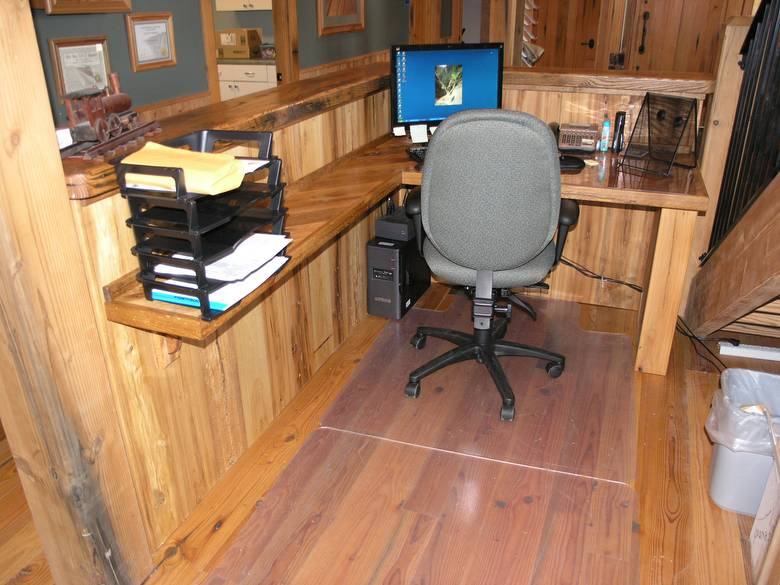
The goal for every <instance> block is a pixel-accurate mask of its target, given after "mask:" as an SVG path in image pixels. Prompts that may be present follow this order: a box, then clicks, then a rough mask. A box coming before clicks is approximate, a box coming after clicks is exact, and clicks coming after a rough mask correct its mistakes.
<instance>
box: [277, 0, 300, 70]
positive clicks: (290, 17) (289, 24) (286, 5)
mask: <svg viewBox="0 0 780 585" xmlns="http://www.w3.org/2000/svg"><path fill="white" fill-rule="evenodd" d="M273 17H274V42H275V45H276V73H277V76H279V77H278V78H277V81H278V83H280V84H283V83H289V82H291V81H297V80H298V72H299V69H300V66H299V64H298V4H297V0H273Z"/></svg>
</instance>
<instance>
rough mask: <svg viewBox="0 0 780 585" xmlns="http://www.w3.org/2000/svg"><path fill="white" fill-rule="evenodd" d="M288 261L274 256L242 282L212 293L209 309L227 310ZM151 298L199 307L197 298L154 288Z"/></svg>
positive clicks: (177, 283)
mask: <svg viewBox="0 0 780 585" xmlns="http://www.w3.org/2000/svg"><path fill="white" fill-rule="evenodd" d="M288 260H289V258H287V257H285V256H275V257H274V258H272V259H271V260H270V261H269V262H266V263H265V264H264V265H263V266H262V267H261V268H260V269H259V270H257V271H255V272H253V273H252V274H250V275H249V276H247V277H246V278H245V279H244V280H240V281H238V282H231V283H230V284H226V285H225V286H223V287H222V288H220V289H218V290H216V291H214V292H213V293H211V294H210V295H209V307H211V308H212V309H213V310H215V311H225V310H226V309H229V308H230V307H232V306H233V305H235V304H236V303H237V302H239V301H240V300H241V299H243V298H244V297H245V296H247V295H248V294H249V293H251V292H252V291H253V290H255V289H256V288H257V287H259V286H260V285H261V284H263V283H264V282H265V281H266V280H268V279H269V278H270V277H271V276H273V275H274V274H275V273H276V271H277V270H279V269H280V268H281V267H282V266H284V264H285V263H286V262H287V261H288ZM169 282H170V283H171V284H176V285H178V286H183V287H186V288H196V285H195V284H194V283H191V282H183V281H180V280H170V281H169ZM152 298H153V299H154V300H157V301H168V302H171V303H177V304H180V305H189V306H191V307H198V306H200V303H199V301H198V299H197V297H193V296H189V295H184V294H180V293H174V292H168V291H165V290H160V289H156V288H153V289H152Z"/></svg>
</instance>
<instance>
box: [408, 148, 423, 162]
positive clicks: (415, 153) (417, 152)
mask: <svg viewBox="0 0 780 585" xmlns="http://www.w3.org/2000/svg"><path fill="white" fill-rule="evenodd" d="M426 152H428V147H427V146H410V147H409V148H407V149H406V153H407V154H408V155H409V158H411V159H412V160H414V161H417V162H418V163H423V162H425V153H426Z"/></svg>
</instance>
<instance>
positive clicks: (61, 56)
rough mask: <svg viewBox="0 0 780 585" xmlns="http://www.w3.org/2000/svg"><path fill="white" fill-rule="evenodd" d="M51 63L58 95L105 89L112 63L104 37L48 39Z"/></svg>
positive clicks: (61, 96)
mask: <svg viewBox="0 0 780 585" xmlns="http://www.w3.org/2000/svg"><path fill="white" fill-rule="evenodd" d="M49 48H50V49H51V57H52V66H53V69H54V77H55V82H56V85H57V93H58V94H59V96H60V98H64V97H65V96H67V95H68V94H72V93H74V92H79V91H84V90H89V89H96V90H101V89H105V88H106V87H107V86H108V74H109V73H110V71H111V66H110V65H109V62H108V41H107V40H106V37H73V38H66V39H51V40H50V41H49Z"/></svg>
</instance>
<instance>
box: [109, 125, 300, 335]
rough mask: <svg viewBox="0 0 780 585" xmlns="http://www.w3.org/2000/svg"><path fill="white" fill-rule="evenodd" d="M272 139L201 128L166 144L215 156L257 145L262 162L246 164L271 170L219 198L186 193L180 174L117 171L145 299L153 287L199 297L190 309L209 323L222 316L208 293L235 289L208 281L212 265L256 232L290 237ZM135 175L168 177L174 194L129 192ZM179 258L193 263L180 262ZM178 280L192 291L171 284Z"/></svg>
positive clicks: (121, 167) (141, 168)
mask: <svg viewBox="0 0 780 585" xmlns="http://www.w3.org/2000/svg"><path fill="white" fill-rule="evenodd" d="M271 139H272V135H271V133H270V132H239V131H215V130H203V131H200V132H194V133H192V134H188V135H186V136H182V137H179V138H176V139H174V140H171V141H169V142H167V143H166V144H167V145H168V146H174V147H183V148H189V149H191V150H194V151H197V152H210V151H212V150H213V149H214V147H215V145H217V144H222V143H228V144H231V143H241V144H251V143H255V144H257V154H256V156H252V157H243V158H251V159H261V160H268V161H269V164H267V165H266V166H264V167H262V168H260V169H258V170H256V171H254V172H252V173H250V174H248V175H247V176H246V177H245V179H244V181H243V183H242V184H241V186H239V187H238V188H237V189H233V190H232V191H227V192H225V193H221V194H219V195H200V194H196V193H190V192H188V191H187V186H186V181H185V177H184V171H183V170H182V169H180V168H175V167H153V166H145V165H128V164H122V163H120V164H118V165H117V178H118V182H119V188H120V191H121V193H122V195H123V196H124V197H125V198H126V199H127V201H128V204H129V206H130V217H129V218H128V219H127V222H126V223H127V225H128V227H130V228H131V229H132V230H133V234H134V236H135V241H136V244H135V246H133V248H132V252H133V254H135V256H136V257H137V258H138V263H139V267H140V270H139V272H138V275H137V278H138V280H139V281H140V282H141V284H142V285H143V288H144V295H145V296H146V298H147V299H149V300H152V290H153V289H157V290H160V291H167V292H171V293H176V294H181V295H186V296H188V297H194V300H193V302H192V305H193V306H197V307H199V308H200V311H201V317H202V318H203V319H204V320H206V321H210V320H211V319H213V318H214V317H216V316H217V315H219V314H220V313H221V311H215V310H212V309H211V307H210V306H209V300H208V299H209V294H211V293H213V292H214V291H216V290H218V289H219V288H221V287H222V286H225V285H226V284H229V283H228V282H225V281H221V280H214V279H209V278H207V277H206V266H207V265H208V264H210V263H212V262H215V261H217V260H219V259H220V258H223V257H225V256H227V255H228V254H230V253H231V252H233V251H234V250H235V249H236V247H237V246H238V245H239V244H240V243H241V242H243V241H244V240H245V239H246V238H248V237H249V236H251V235H252V234H255V233H270V234H279V235H281V234H284V221H285V217H286V211H287V210H286V209H285V208H284V207H283V206H282V204H283V200H284V183H282V182H281V181H280V178H281V167H282V161H281V160H280V159H279V158H277V157H275V156H273V155H272V154H271V144H272V140H271ZM129 173H132V174H141V175H152V176H157V177H169V178H171V179H172V180H173V185H174V189H173V190H172V191H155V190H150V189H144V188H136V187H128V184H127V175H128V174H129ZM259 180H262V181H263V182H257V181H259ZM177 254H181V255H187V256H191V259H189V258H175V257H174V255H177ZM279 255H283V253H282V252H280V254H279ZM159 264H166V265H169V266H175V267H179V268H185V269H189V270H192V271H193V273H194V274H193V275H191V276H188V275H176V276H171V275H168V274H163V273H158V272H157V271H156V267H157V266H158V265H159ZM172 278H173V279H175V280H177V281H180V282H183V283H188V284H190V285H193V288H190V287H187V286H181V285H178V284H176V283H172V282H170V279H172Z"/></svg>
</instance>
